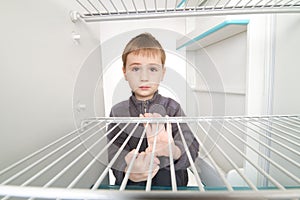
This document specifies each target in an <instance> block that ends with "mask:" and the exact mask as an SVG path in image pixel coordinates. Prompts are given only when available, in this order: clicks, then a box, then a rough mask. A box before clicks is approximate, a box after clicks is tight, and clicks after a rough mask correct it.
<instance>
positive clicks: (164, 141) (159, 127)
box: [140, 113, 181, 160]
mask: <svg viewBox="0 0 300 200" xmlns="http://www.w3.org/2000/svg"><path fill="white" fill-rule="evenodd" d="M140 117H162V116H161V115H160V114H158V113H153V114H151V113H145V115H144V116H143V115H140ZM168 131H170V133H171V134H170V135H171V138H170V142H171V149H172V154H173V159H175V160H177V159H179V157H180V156H181V151H180V149H179V148H178V147H177V146H176V145H175V143H174V139H173V137H172V126H171V124H170V123H167V130H166V129H165V125H164V124H162V123H152V124H149V125H148V127H147V130H146V135H147V141H148V148H147V149H146V152H152V151H153V144H154V140H155V137H156V148H155V155H156V156H158V157H159V156H166V157H169V155H170V153H169V139H168V137H169V135H168Z"/></svg>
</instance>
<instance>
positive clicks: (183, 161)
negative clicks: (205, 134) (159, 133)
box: [172, 106, 199, 169]
mask: <svg viewBox="0 0 300 200" xmlns="http://www.w3.org/2000/svg"><path fill="white" fill-rule="evenodd" d="M180 116H185V114H184V112H183V110H182V109H181V107H180V106H178V108H177V109H176V113H175V115H174V117H180ZM179 126H180V129H181V132H182V135H183V137H184V140H185V142H186V144H187V147H188V150H189V152H190V154H191V157H192V159H193V161H195V159H196V158H197V156H198V152H199V143H198V142H197V140H196V138H195V137H194V134H193V133H192V131H191V130H190V128H189V126H188V125H187V124H185V123H179ZM180 129H179V127H178V126H177V124H172V133H173V137H174V142H175V144H176V146H178V148H179V149H180V150H181V157H180V158H179V159H178V160H176V161H175V162H174V163H175V169H186V168H188V167H189V166H190V162H189V159H188V156H187V152H186V149H185V145H184V143H183V141H182V136H181V132H180Z"/></svg>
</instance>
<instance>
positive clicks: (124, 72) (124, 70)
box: [122, 67, 127, 81]
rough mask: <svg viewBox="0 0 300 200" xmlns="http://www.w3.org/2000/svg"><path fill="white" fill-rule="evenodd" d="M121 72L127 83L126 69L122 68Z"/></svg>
mask: <svg viewBox="0 0 300 200" xmlns="http://www.w3.org/2000/svg"><path fill="white" fill-rule="evenodd" d="M122 71H123V75H124V78H125V80H126V81H127V75H126V68H125V67H122Z"/></svg>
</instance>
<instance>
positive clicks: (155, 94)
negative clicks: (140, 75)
mask: <svg viewBox="0 0 300 200" xmlns="http://www.w3.org/2000/svg"><path fill="white" fill-rule="evenodd" d="M158 96H159V94H158V90H157V91H156V92H155V93H154V95H153V97H152V99H148V100H138V99H137V98H136V97H135V94H134V92H132V95H131V97H130V99H131V100H132V101H133V103H134V104H141V103H144V102H148V104H151V103H152V102H154V101H155V100H156V99H157V98H158Z"/></svg>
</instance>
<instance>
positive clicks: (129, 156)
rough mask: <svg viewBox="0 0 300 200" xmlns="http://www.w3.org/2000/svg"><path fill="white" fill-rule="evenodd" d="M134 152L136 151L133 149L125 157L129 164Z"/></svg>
mask: <svg viewBox="0 0 300 200" xmlns="http://www.w3.org/2000/svg"><path fill="white" fill-rule="evenodd" d="M134 151H135V149H132V150H131V151H130V152H129V153H128V154H127V155H126V156H125V161H126V163H127V164H128V163H129V162H130V161H131V159H132V157H133V156H134Z"/></svg>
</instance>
